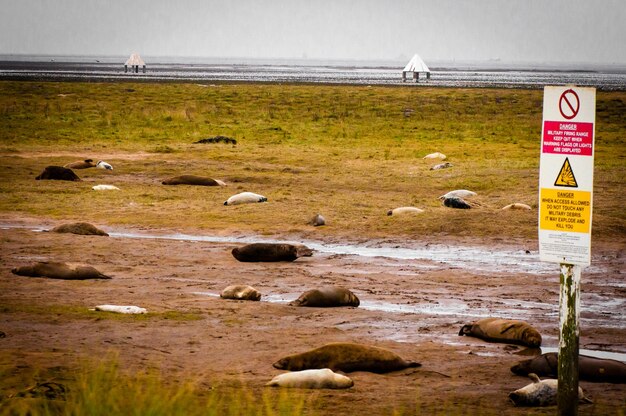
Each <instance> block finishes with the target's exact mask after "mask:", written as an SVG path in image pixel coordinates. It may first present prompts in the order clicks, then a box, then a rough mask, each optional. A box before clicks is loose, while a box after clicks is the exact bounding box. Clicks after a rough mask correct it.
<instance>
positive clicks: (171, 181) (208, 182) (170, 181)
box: [161, 175, 226, 186]
mask: <svg viewBox="0 0 626 416" xmlns="http://www.w3.org/2000/svg"><path fill="white" fill-rule="evenodd" d="M161 183H162V184H163V185H198V186H224V185H226V184H225V183H224V182H222V181H220V180H217V179H212V178H205V177H203V176H196V175H180V176H173V177H171V178H167V179H165V180H163V182H161Z"/></svg>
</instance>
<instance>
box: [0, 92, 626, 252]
mask: <svg viewBox="0 0 626 416" xmlns="http://www.w3.org/2000/svg"><path fill="white" fill-rule="evenodd" d="M542 94H543V92H542V91H540V90H513V89H445V88H421V87H418V88H415V87H412V88H406V87H393V88H391V87H366V86H321V85H316V86H308V85H275V84H272V85H261V84H259V85H256V84H234V85H227V84H217V85H210V86H208V85H198V84H184V83H180V84H179V83H168V84H157V83H141V84H133V83H79V82H66V83H64V82H13V81H4V82H0V175H1V177H2V178H3V180H2V181H1V183H0V193H1V195H2V198H1V200H0V214H5V215H11V216H28V217H41V218H52V219H59V220H60V219H67V220H70V219H72V220H82V221H88V222H93V223H97V224H99V225H111V226H118V225H119V226H141V227H154V228H167V229H176V230H181V231H184V230H185V231H191V230H202V231H206V232H225V233H232V232H242V233H250V232H254V233H259V234H263V235H280V234H282V235H285V234H299V235H303V236H315V237H321V238H352V239H357V240H360V239H368V238H394V237H399V238H413V239H425V238H431V237H433V236H435V237H436V236H438V235H439V236H441V235H444V236H467V237H472V238H474V237H478V238H483V237H488V236H492V237H498V238H504V239H506V238H534V236H535V235H536V229H537V211H536V210H533V211H531V212H519V211H517V212H502V211H500V210H499V208H501V207H503V206H504V205H507V204H509V203H511V202H523V203H526V204H529V205H531V206H533V208H536V207H537V190H538V167H539V143H540V135H541V118H542ZM217 135H224V136H228V137H231V138H234V139H236V140H237V144H236V145H235V146H233V145H227V144H194V143H193V142H195V141H197V140H199V139H202V138H207V137H213V136H217ZM625 149H626V92H598V96H597V125H596V156H595V193H594V213H593V215H594V224H593V231H594V239H597V238H601V239H609V240H611V239H615V238H618V237H621V238H623V237H624V235H625V234H626V210H624V209H623V206H622V205H621V199H620V197H621V192H620V191H621V189H623V185H622V178H623V177H624V176H625V173H626V163H624V162H625V160H624V157H625V152H624V150H625ZM435 151H439V152H442V153H444V154H446V155H447V156H448V159H447V161H449V162H451V163H452V164H453V165H454V166H453V167H452V168H450V169H445V170H436V171H431V170H429V169H430V167H431V166H432V165H434V164H435V163H438V162H434V161H432V160H431V161H428V160H424V159H422V157H423V156H424V155H426V154H428V153H431V152H435ZM83 158H93V159H96V160H98V159H104V160H106V161H107V162H109V163H111V164H112V165H113V166H114V168H115V169H114V171H113V172H104V171H102V170H98V169H88V170H78V171H76V172H77V173H78V175H79V176H81V178H83V179H84V182H78V183H71V182H60V181H35V180H34V177H35V176H36V175H37V174H39V173H40V172H41V171H42V170H43V168H44V167H45V166H47V165H63V164H65V163H68V162H71V161H74V160H78V159H83ZM179 174H196V175H203V176H209V177H213V178H217V179H222V180H224V181H226V182H227V183H228V186H227V187H221V188H194V187H188V186H179V187H166V186H163V185H160V181H161V180H162V179H164V178H165V177H168V176H173V175H179ZM100 183H107V184H113V185H116V186H118V187H120V188H121V189H122V190H121V191H120V192H102V193H98V192H95V191H92V190H91V186H93V185H95V184H100ZM453 189H470V190H473V191H475V192H477V193H478V194H479V196H478V197H477V198H475V199H474V201H476V204H477V206H478V208H477V209H475V210H452V209H449V208H445V207H442V206H441V202H440V201H439V200H437V197H438V196H439V195H442V194H444V193H446V192H448V191H450V190H453ZM244 190H245V191H251V192H256V193H260V194H263V195H265V196H266V197H268V199H269V202H268V203H266V204H254V205H246V206H235V207H225V206H223V205H222V204H223V201H225V200H226V199H227V198H228V197H229V196H230V195H233V194H235V193H238V192H241V191H244ZM407 205H413V206H417V207H420V208H423V209H425V210H426V212H425V213H424V214H422V215H421V216H419V217H415V216H414V217H397V218H396V217H388V216H387V215H386V212H387V210H389V209H391V208H395V207H398V206H407ZM318 212H319V213H321V214H322V215H324V216H325V218H326V220H327V223H328V226H327V227H320V228H316V229H314V228H313V227H311V226H308V225H307V224H306V222H307V221H308V220H309V219H310V218H311V217H312V216H313V215H314V214H315V213H318Z"/></svg>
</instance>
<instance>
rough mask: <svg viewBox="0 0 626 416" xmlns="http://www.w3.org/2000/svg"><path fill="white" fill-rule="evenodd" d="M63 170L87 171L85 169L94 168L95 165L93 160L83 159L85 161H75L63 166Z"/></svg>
mask: <svg viewBox="0 0 626 416" xmlns="http://www.w3.org/2000/svg"><path fill="white" fill-rule="evenodd" d="M63 167H64V168H70V169H87V168H95V167H96V164H95V163H94V161H93V159H85V160H77V161H76V162H72V163H68V164H65V165H63Z"/></svg>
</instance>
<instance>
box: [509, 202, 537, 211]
mask: <svg viewBox="0 0 626 416" xmlns="http://www.w3.org/2000/svg"><path fill="white" fill-rule="evenodd" d="M502 209H503V210H508V209H526V210H529V211H530V210H531V209H532V208H531V207H530V205H526V204H522V203H521V202H515V203H513V204H509V205H507V206H504V207H502Z"/></svg>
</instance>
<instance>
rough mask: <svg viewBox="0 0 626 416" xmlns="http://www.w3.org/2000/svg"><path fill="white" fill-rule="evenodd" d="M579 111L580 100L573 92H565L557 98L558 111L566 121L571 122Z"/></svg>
mask: <svg viewBox="0 0 626 416" xmlns="http://www.w3.org/2000/svg"><path fill="white" fill-rule="evenodd" d="M578 110H580V99H579V98H578V94H576V91H574V90H566V91H565V92H563V94H561V98H559V111H560V112H561V115H562V116H563V117H565V119H566V120H571V119H573V118H574V117H576V115H577V114H578Z"/></svg>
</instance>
